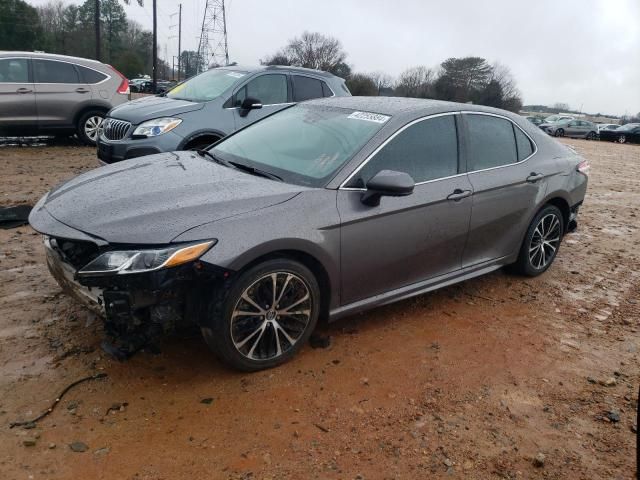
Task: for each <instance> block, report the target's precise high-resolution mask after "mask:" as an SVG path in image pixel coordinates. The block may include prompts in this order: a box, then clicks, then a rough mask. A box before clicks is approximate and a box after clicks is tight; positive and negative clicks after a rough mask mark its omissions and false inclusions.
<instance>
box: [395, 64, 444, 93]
mask: <svg viewBox="0 0 640 480" xmlns="http://www.w3.org/2000/svg"><path fill="white" fill-rule="evenodd" d="M434 80H435V72H434V71H433V69H431V68H427V67H423V66H420V67H413V68H409V69H407V70H405V71H404V72H402V73H401V74H400V77H398V81H397V82H396V86H395V89H396V94H397V95H399V96H401V97H416V98H428V97H431V96H432V93H433V83H434Z"/></svg>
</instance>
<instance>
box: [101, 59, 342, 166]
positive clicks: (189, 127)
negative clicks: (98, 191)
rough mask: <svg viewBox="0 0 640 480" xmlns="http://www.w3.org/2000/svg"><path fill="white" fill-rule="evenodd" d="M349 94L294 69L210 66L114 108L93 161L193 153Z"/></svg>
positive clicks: (337, 83)
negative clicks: (288, 112) (291, 109)
mask: <svg viewBox="0 0 640 480" xmlns="http://www.w3.org/2000/svg"><path fill="white" fill-rule="evenodd" d="M346 95H351V93H350V92H349V89H348V88H347V87H346V85H345V82H344V80H343V79H342V78H339V77H336V76H335V75H332V74H330V73H326V72H321V71H319V70H310V69H307V68H298V67H277V66H268V67H267V66H262V67H251V68H247V67H241V66H230V67H221V68H212V69H210V70H208V71H206V72H204V73H201V74H200V75H197V76H195V77H192V78H190V79H188V80H186V81H184V82H183V83H181V84H180V85H177V86H176V87H175V88H173V89H172V90H171V91H169V92H168V93H166V94H164V95H160V96H155V97H146V98H141V99H138V100H134V101H133V102H130V103H129V104H127V105H123V106H122V107H121V108H114V109H113V110H111V112H109V116H108V117H107V119H106V122H105V123H104V125H103V129H102V135H101V136H100V138H99V142H98V158H99V159H100V161H101V162H102V163H113V162H118V161H120V160H124V159H127V158H134V157H140V156H143V155H150V154H153V153H160V152H171V151H173V150H198V149H201V148H204V147H206V146H208V145H211V144H212V143H214V142H216V141H218V140H220V139H221V138H222V137H224V136H226V135H229V134H230V133H232V132H235V131H236V130H239V129H240V128H242V127H245V126H247V125H249V124H251V123H253V122H255V121H256V120H259V119H261V118H263V117H266V116H267V115H270V114H272V113H274V112H277V111H278V110H282V109H283V108H286V107H287V106H289V105H291V104H292V103H294V102H302V101H304V100H309V99H312V98H321V97H333V96H346Z"/></svg>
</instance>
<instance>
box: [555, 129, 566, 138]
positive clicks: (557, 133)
mask: <svg viewBox="0 0 640 480" xmlns="http://www.w3.org/2000/svg"><path fill="white" fill-rule="evenodd" d="M554 136H556V137H564V130H563V129H562V128H559V129H557V130H556V133H555V134H554Z"/></svg>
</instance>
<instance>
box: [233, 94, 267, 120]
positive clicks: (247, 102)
mask: <svg viewBox="0 0 640 480" xmlns="http://www.w3.org/2000/svg"><path fill="white" fill-rule="evenodd" d="M258 108H262V103H260V100H258V99H257V98H253V97H247V98H245V99H244V100H243V101H242V103H241V104H240V112H239V113H240V116H241V117H246V116H247V115H248V114H249V111H251V110H255V109H258Z"/></svg>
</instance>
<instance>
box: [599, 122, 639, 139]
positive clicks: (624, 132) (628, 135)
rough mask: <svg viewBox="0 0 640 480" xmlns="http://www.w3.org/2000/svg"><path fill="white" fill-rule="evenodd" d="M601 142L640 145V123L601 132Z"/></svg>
mask: <svg viewBox="0 0 640 480" xmlns="http://www.w3.org/2000/svg"><path fill="white" fill-rule="evenodd" d="M600 140H609V141H612V142H618V143H640V123H627V124H626V125H622V126H621V127H619V128H616V129H615V130H601V131H600Z"/></svg>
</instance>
